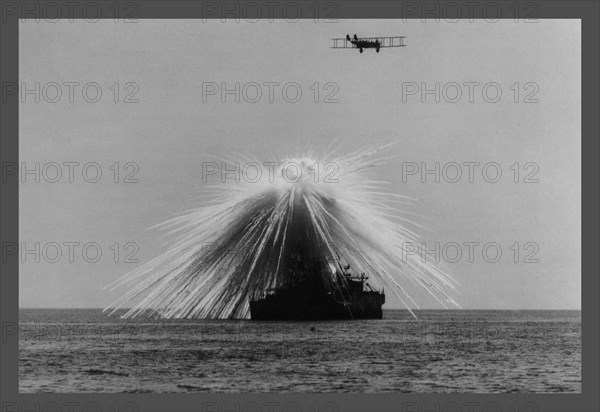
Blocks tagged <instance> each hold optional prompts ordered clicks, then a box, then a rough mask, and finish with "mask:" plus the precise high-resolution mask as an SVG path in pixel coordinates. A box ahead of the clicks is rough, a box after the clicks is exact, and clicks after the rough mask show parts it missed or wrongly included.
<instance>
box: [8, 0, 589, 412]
mask: <svg viewBox="0 0 600 412" xmlns="http://www.w3.org/2000/svg"><path fill="white" fill-rule="evenodd" d="M48 3H49V2H44V1H5V0H0V82H1V83H0V84H1V85H2V91H4V90H5V86H6V85H9V84H10V82H13V83H15V84H18V76H19V60H18V57H19V52H18V44H19V43H18V36H19V16H20V13H22V12H24V11H26V13H27V14H26V18H28V19H34V18H49V19H51V18H53V17H55V13H56V12H55V10H56V7H59V8H61V9H62V11H61V12H62V16H63V17H73V18H83V17H88V16H94V14H93V10H97V9H98V8H100V9H101V11H102V16H103V18H114V9H113V8H112V7H113V4H114V2H113V1H106V0H98V1H75V2H70V3H69V2H62V1H57V2H52V3H53V5H55V6H56V7H54V8H50V7H47V6H46V5H47V4H48ZM267 3H268V2H263V1H262V0H261V1H259V2H256V3H254V4H258V5H262V6H265V5H266V4H267ZM292 3H293V4H292ZM315 3H316V1H313V0H309V1H307V0H299V1H295V2H294V1H274V2H271V4H275V5H277V6H276V7H274V8H273V9H269V10H274V15H273V17H274V18H282V17H290V16H294V14H293V11H290V10H292V9H298V7H299V8H300V10H301V11H302V18H314V9H313V7H314V4H315ZM68 4H71V5H72V4H75V5H76V6H75V7H73V6H68ZM236 4H237V5H238V6H237V7H239V11H238V12H232V13H229V14H228V17H227V18H229V19H231V18H235V17H234V15H237V16H239V17H242V18H243V17H247V18H252V17H254V16H250V15H248V16H243V15H242V16H240V14H242V13H243V6H244V2H243V1H231V0H226V1H221V0H218V1H205V2H201V1H193V0H172V1H168V0H145V1H143V0H141V1H120V2H119V5H120V6H121V5H122V6H123V7H125V6H127V5H129V6H127V7H128V9H124V10H126V11H129V12H132V13H134V15H133V16H131V17H133V18H137V19H143V18H198V19H206V18H215V17H216V18H220V16H219V15H218V14H215V13H214V11H211V10H214V9H211V7H221V5H225V6H226V7H229V8H230V9H232V10H235V7H236ZM290 4H291V5H290ZM447 4H448V3H447V2H446V3H444V2H440V1H429V0H427V1H421V0H419V1H405V2H401V1H396V2H393V1H385V0H383V1H380V0H377V1H369V2H368V4H367V2H366V1H365V2H360V1H322V2H319V7H320V6H323V7H325V6H326V5H329V6H327V7H329V8H328V9H327V10H328V11H330V12H331V11H333V12H334V15H333V16H332V17H334V18H420V15H419V14H418V13H419V12H418V10H422V9H421V8H422V7H427V10H429V11H428V13H427V16H426V17H427V19H429V20H432V19H435V18H437V17H439V18H448V19H453V18H454V17H456V14H453V13H455V11H456V10H457V8H456V7H454V8H452V7H446V5H447ZM452 4H453V5H457V6H458V10H461V13H462V16H463V17H467V18H470V17H473V18H484V17H487V18H491V17H495V16H497V14H494V10H501V12H502V16H501V17H502V18H511V19H513V18H514V17H515V16H514V9H513V7H514V4H515V1H514V0H509V1H506V0H500V1H492V2H490V1H475V2H470V3H469V2H462V1H460V2H452ZM468 4H471V5H475V6H474V7H473V6H468ZM518 4H519V6H523V7H525V6H527V5H529V6H527V7H529V9H527V10H528V11H530V12H531V11H533V12H534V15H532V16H531V17H533V18H572V19H581V20H582V24H581V30H582V88H581V98H582V105H581V106H582V337H583V342H582V358H583V359H582V393H581V394H548V395H538V394H523V395H521V394H506V395H503V394H499V395H498V394H497V395H487V394H486V395H484V394H400V393H398V394H373V395H368V394H181V395H179V394H177V395H175V394H145V395H142V394H72V395H71V394H19V389H18V373H19V367H18V350H19V338H18V317H19V309H18V308H19V305H18V293H17V291H18V282H19V277H18V270H19V264H18V259H16V258H15V259H8V260H7V261H6V262H2V263H0V320H1V332H2V333H1V335H0V337H1V340H0V364H1V365H2V367H1V376H0V408H1V409H0V410H1V411H2V412H4V411H7V412H8V411H15V412H16V411H31V410H36V411H46V410H47V411H70V412H78V411H90V412H92V411H126V412H134V411H200V410H201V411H207V412H208V411H231V410H236V411H248V412H251V411H261V410H262V411H270V412H278V411H290V412H292V411H300V410H301V411H331V412H333V411H336V410H339V411H406V412H411V411H413V412H417V411H419V412H421V411H440V412H441V411H447V412H454V411H469V412H477V411H488V412H492V411H527V412H535V411H573V412H575V411H581V412H597V411H600V394H599V391H598V388H600V379H599V378H600V376H599V375H600V373H599V371H600V364H599V361H598V355H599V352H600V339H599V326H598V325H599V324H600V322H599V314H600V306H599V303H600V301H599V299H598V296H599V294H598V292H599V291H600V283H599V280H600V276H599V274H600V265H599V261H600V259H599V256H600V254H599V253H598V251H599V250H600V236H599V234H600V225H599V219H598V218H599V211H600V203H599V192H598V187H599V186H600V185H599V177H600V172H599V171H600V168H599V164H600V162H599V159H598V157H599V154H600V144H599V142H600V139H599V136H600V127H599V124H600V122H599V117H598V113H600V99H599V96H600V92H599V91H600V88H599V80H600V76H599V73H600V65H599V55H598V50H599V49H600V48H599V44H598V42H599V41H598V39H600V31H599V20H600V2H598V1H594V0H588V1H585V0H580V1H562V0H561V1H556V0H547V1H541V2H520V3H518ZM131 5H133V6H131ZM240 5H241V6H242V7H240ZM331 5H333V6H331ZM225 6H224V7H225ZM265 7H268V6H265ZM286 7H290V8H288V9H286ZM415 8H416V9H415ZM84 10H87V11H88V13H87V14H86V15H85V16H84V14H83V11H84ZM90 10H91V11H90ZM283 10H288V11H289V13H288V14H286V15H285V16H284V15H283V13H282V12H283ZM415 10H417V11H415ZM486 10H487V14H486V13H485V11H486ZM471 11H472V12H473V13H472V14H470V13H471ZM45 12H47V13H48V15H47V16H46V15H44V13H45ZM209 12H210V13H209ZM265 16H266V17H270V16H269V15H268V14H266V15H265ZM523 17H525V16H520V18H523ZM519 23H521V22H519ZM523 24H524V23H523ZM548 41H552V39H548ZM18 114H19V104H18V94H14V95H8V96H6V98H4V94H3V98H2V99H1V100H0V136H1V137H0V161H1V162H2V163H1V164H2V165H4V164H5V162H18V160H19V152H18V148H19V142H18V131H19V129H18V127H19V124H18V123H19V121H18V119H19V116H18ZM18 186H19V185H18V179H9V180H8V181H7V182H1V185H0V188H1V189H0V192H1V196H0V201H1V204H0V227H1V231H0V240H1V242H11V241H12V242H15V241H18V235H19V228H18V208H19V196H18V190H19V187H18ZM583 223H585V224H583ZM516 406H518V409H515V407H516Z"/></svg>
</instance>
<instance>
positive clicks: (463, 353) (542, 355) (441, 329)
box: [19, 309, 581, 393]
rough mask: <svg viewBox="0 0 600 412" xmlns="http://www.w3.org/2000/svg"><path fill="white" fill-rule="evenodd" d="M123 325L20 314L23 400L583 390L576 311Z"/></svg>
mask: <svg viewBox="0 0 600 412" xmlns="http://www.w3.org/2000/svg"><path fill="white" fill-rule="evenodd" d="M416 313H417V316H418V319H417V320H415V319H414V318H412V316H410V314H409V313H407V312H406V311H401V310H388V311H384V319H383V320H360V321H335V322H256V321H249V320H244V321H230V320H229V321H221V320H162V319H155V318H149V317H145V318H139V319H134V320H123V319H120V318H119V317H118V316H115V315H113V316H111V317H108V316H107V315H106V314H103V313H102V312H101V311H100V310H98V309H75V310H63V309H50V310H48V309H22V310H21V311H20V343H19V387H20V391H21V392H62V393H64V392H66V393H72V392H421V393H424V392H425V393H431V392H472V393H473V392H476V393H513V392H537V393H546V392H550V393H555V392H581V312H580V311H468V310H462V311H457V310H448V311H428V310H425V311H418V312H416Z"/></svg>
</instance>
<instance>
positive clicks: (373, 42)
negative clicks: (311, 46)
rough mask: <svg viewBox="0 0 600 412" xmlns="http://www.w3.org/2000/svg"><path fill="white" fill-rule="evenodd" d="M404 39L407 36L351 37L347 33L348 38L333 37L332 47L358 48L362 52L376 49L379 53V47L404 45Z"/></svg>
mask: <svg viewBox="0 0 600 412" xmlns="http://www.w3.org/2000/svg"><path fill="white" fill-rule="evenodd" d="M404 39H406V36H396V37H358V36H357V35H356V34H355V35H354V37H350V35H349V34H346V38H345V39H344V38H339V39H331V40H333V46H332V47H331V48H332V49H358V50H359V51H360V52H361V53H362V52H363V50H364V49H375V51H376V52H377V53H379V49H382V48H384V47H404V46H406V44H404Z"/></svg>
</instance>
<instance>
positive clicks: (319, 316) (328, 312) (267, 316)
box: [250, 292, 385, 321]
mask: <svg viewBox="0 0 600 412" xmlns="http://www.w3.org/2000/svg"><path fill="white" fill-rule="evenodd" d="M384 300H385V299H384V295H383V294H381V293H378V292H364V293H363V294H361V295H360V296H353V297H352V299H350V300H347V301H338V300H336V299H335V298H334V297H333V295H332V294H318V295H294V294H292V293H289V294H285V293H280V294H278V295H275V296H273V295H271V296H267V297H265V298H263V299H258V300H253V301H251V302H250V317H251V319H252V320H297V321H303V320H349V319H382V317H383V312H382V309H381V306H382V305H383V303H384Z"/></svg>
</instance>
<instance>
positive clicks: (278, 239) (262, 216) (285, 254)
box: [105, 147, 458, 318]
mask: <svg viewBox="0 0 600 412" xmlns="http://www.w3.org/2000/svg"><path fill="white" fill-rule="evenodd" d="M387 151H388V148H387V147H379V148H370V149H366V150H361V151H357V152H354V153H351V154H348V155H344V156H340V157H333V156H332V155H329V156H322V157H321V158H320V159H319V160H318V161H315V160H312V159H310V158H308V157H303V158H289V159H284V160H283V161H281V162H279V163H278V165H276V166H275V167H274V169H273V170H272V171H273V173H263V174H262V176H261V177H260V178H259V179H258V180H256V179H253V180H252V181H249V179H240V182H237V183H236V182H230V183H228V182H223V183H219V184H217V185H216V187H214V188H213V189H216V190H214V192H215V195H214V197H213V198H211V199H210V201H209V202H207V204H206V205H205V206H204V207H201V208H198V209H195V210H192V211H190V212H188V213H186V214H184V215H182V216H180V217H177V218H175V219H172V220H170V221H167V222H165V223H164V224H162V225H159V226H161V227H162V228H163V229H169V232H168V233H169V234H170V235H173V236H174V237H175V240H174V241H173V242H172V244H171V245H170V246H169V248H168V250H167V251H166V252H165V253H164V254H163V255H161V256H159V257H157V258H155V259H154V260H152V261H150V262H148V263H147V264H145V265H143V266H141V267H139V268H138V269H136V270H134V271H132V272H131V273H129V274H127V275H125V276H124V277H123V278H121V279H120V280H118V281H117V282H115V283H113V284H112V285H109V287H110V288H112V289H115V288H117V287H128V288H129V289H128V291H127V292H126V293H125V294H124V295H123V296H122V297H121V298H119V299H118V300H117V301H115V302H114V303H113V304H112V305H110V306H109V307H108V308H106V309H105V311H107V310H112V312H111V313H113V312H114V311H116V310H117V309H120V308H122V307H124V306H125V305H127V304H128V303H131V301H132V300H134V299H139V301H138V303H136V304H135V305H134V306H133V307H132V308H131V309H130V310H129V311H127V312H126V313H125V314H124V315H123V316H124V317H135V316H138V315H141V314H144V313H148V314H150V313H152V314H158V315H159V316H162V317H165V318H246V317H248V314H249V300H250V298H251V296H252V293H253V292H254V291H256V290H266V289H269V288H275V287H279V286H281V285H284V284H285V283H286V282H287V281H288V280H289V277H290V276H291V275H292V274H293V271H292V270H291V269H290V268H291V267H292V266H293V265H295V264H296V262H297V260H298V259H302V260H305V261H306V262H314V263H317V264H318V266H319V267H321V268H326V269H324V270H322V271H321V272H320V276H322V277H323V279H322V281H323V283H324V284H326V285H329V286H331V287H336V285H337V284H338V283H337V282H336V281H335V273H336V268H339V267H341V265H349V266H350V267H351V268H352V270H354V271H355V272H356V273H366V274H369V275H370V277H371V279H372V281H374V283H375V285H376V286H379V287H384V286H385V287H386V288H387V289H389V290H391V291H392V292H393V293H394V294H395V295H396V296H397V297H398V298H399V299H400V301H401V302H403V303H404V305H405V306H406V307H407V308H408V309H409V310H410V309H411V308H418V305H417V303H416V302H415V301H414V300H413V298H411V296H410V295H409V291H408V290H407V287H412V286H414V285H417V286H419V287H422V288H424V289H425V290H426V291H427V292H429V294H430V295H431V296H433V297H434V298H435V299H436V300H437V301H438V302H440V303H441V304H442V305H444V306H447V304H451V305H456V306H458V305H457V304H456V302H455V301H454V300H453V299H451V298H450V297H449V296H448V294H447V293H446V292H447V291H448V289H454V286H455V285H456V284H457V283H456V282H455V281H454V280H453V279H452V278H451V277H450V276H449V275H447V274H446V273H444V272H443V271H442V270H440V269H439V268H438V267H436V266H435V265H432V264H431V263H429V262H426V261H425V262H424V261H423V260H422V259H421V253H420V252H421V251H420V249H419V248H420V246H419V242H418V237H417V235H416V233H415V232H414V231H413V230H411V229H410V228H409V227H410V226H413V227H418V225H416V224H414V223H412V222H411V221H409V220H408V219H406V218H403V217H402V216H400V213H399V212H400V208H401V207H402V205H406V204H407V203H411V202H412V200H413V199H411V198H409V197H406V196H401V195H398V194H394V193H388V192H386V190H385V186H386V184H387V183H386V182H383V181H377V180H373V179H372V178H371V177H370V171H371V170H372V168H373V167H375V166H378V165H381V164H383V163H384V162H385V160H386V157H385V153H386V152H387ZM290 165H293V167H290ZM323 165H325V166H323ZM409 245H410V248H411V249H410V251H411V253H407V251H408V250H407V248H408V247H409ZM415 248H416V252H417V253H415ZM342 262H343V263H342Z"/></svg>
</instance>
